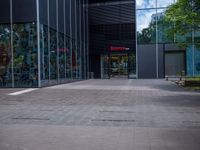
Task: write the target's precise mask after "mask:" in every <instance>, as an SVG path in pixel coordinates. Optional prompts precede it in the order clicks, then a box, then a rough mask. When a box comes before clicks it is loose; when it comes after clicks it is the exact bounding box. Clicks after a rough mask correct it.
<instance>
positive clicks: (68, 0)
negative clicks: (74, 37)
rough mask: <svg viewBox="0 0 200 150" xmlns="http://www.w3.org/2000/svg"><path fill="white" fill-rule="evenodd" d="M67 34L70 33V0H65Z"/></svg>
mask: <svg viewBox="0 0 200 150" xmlns="http://www.w3.org/2000/svg"><path fill="white" fill-rule="evenodd" d="M65 18H66V34H67V35H70V0H65Z"/></svg>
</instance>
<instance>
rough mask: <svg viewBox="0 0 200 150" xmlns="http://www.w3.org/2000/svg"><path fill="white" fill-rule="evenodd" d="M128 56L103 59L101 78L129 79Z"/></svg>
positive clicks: (104, 56)
mask: <svg viewBox="0 0 200 150" xmlns="http://www.w3.org/2000/svg"><path fill="white" fill-rule="evenodd" d="M128 60H129V58H128V54H111V55H110V56H107V55H103V56H102V57H101V78H104V79H105V78H121V77H125V78H128Z"/></svg>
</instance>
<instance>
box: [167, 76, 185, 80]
mask: <svg viewBox="0 0 200 150" xmlns="http://www.w3.org/2000/svg"><path fill="white" fill-rule="evenodd" d="M165 78H166V80H167V81H168V80H169V79H170V78H172V79H178V80H179V81H182V80H183V78H185V76H165Z"/></svg>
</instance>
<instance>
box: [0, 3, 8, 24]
mask: <svg viewBox="0 0 200 150" xmlns="http://www.w3.org/2000/svg"><path fill="white" fill-rule="evenodd" d="M9 22H10V1H9V0H1V1H0V23H9Z"/></svg>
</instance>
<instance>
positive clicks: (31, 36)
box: [13, 23, 38, 87]
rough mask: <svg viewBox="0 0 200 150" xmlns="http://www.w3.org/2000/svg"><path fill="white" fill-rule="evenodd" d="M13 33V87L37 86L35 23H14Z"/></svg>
mask: <svg viewBox="0 0 200 150" xmlns="http://www.w3.org/2000/svg"><path fill="white" fill-rule="evenodd" d="M13 34H14V35H13V36H14V37H13V41H14V42H13V50H14V68H13V69H14V80H15V87H36V86H38V64H37V29H36V24H35V23H26V24H14V25H13Z"/></svg>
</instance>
